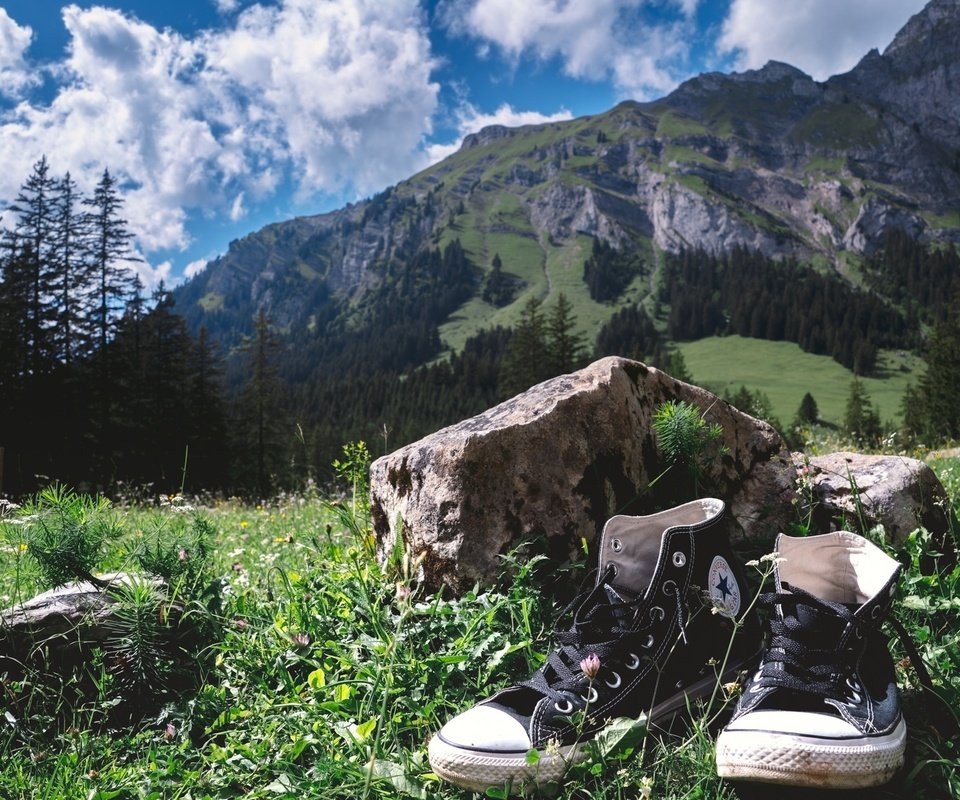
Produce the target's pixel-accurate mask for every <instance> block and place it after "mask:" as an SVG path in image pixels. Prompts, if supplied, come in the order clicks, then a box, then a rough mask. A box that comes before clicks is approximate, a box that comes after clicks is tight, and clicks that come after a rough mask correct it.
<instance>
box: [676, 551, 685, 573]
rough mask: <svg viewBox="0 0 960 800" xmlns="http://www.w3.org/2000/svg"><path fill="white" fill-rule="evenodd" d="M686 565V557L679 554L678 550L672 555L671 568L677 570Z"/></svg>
mask: <svg viewBox="0 0 960 800" xmlns="http://www.w3.org/2000/svg"><path fill="white" fill-rule="evenodd" d="M686 563H687V557H686V556H685V555H684V554H683V553H681V552H680V551H679V550H677V552H676V553H674V554H673V566H675V567H677V568H678V569H679V568H680V567H682V566H683V565H684V564H686Z"/></svg>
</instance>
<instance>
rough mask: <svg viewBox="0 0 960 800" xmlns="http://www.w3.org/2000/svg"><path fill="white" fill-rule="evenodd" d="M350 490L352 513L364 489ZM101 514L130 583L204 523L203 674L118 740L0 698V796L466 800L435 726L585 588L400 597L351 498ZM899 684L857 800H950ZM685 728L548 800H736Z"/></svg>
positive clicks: (103, 707)
mask: <svg viewBox="0 0 960 800" xmlns="http://www.w3.org/2000/svg"><path fill="white" fill-rule="evenodd" d="M935 468H936V469H937V470H938V471H939V473H940V475H941V476H942V477H943V478H944V483H945V485H946V486H947V487H948V489H949V490H950V493H951V501H952V502H953V503H954V505H956V504H957V502H958V500H960V459H942V460H941V461H940V462H937V463H935ZM357 489H358V490H359V491H360V493H361V494H360V496H361V497H362V496H363V492H364V487H363V482H362V479H361V480H360V483H359V484H358V486H357ZM115 511H116V515H117V519H118V521H119V522H120V523H121V526H122V529H123V531H124V535H123V536H119V537H117V538H115V539H111V542H110V545H109V546H108V547H107V548H106V549H105V552H104V559H103V566H104V567H105V568H129V567H130V552H131V548H132V547H133V546H134V545H135V543H136V542H137V540H138V539H139V538H141V537H143V536H146V535H149V533H150V532H151V531H153V530H155V529H156V527H157V526H158V525H159V526H164V525H168V524H171V521H174V522H175V521H176V520H177V519H182V518H184V517H188V518H192V517H193V515H194V514H199V515H202V517H203V518H204V519H206V520H207V521H209V522H210V523H211V524H212V526H213V528H214V530H215V532H216V535H215V539H214V542H213V544H214V549H213V550H212V552H211V554H210V563H209V566H210V569H211V570H212V571H213V573H214V574H216V575H219V576H222V580H223V587H224V590H223V606H222V611H221V612H220V616H221V622H222V623H223V634H222V637H221V640H220V641H219V643H218V644H216V645H215V648H214V649H215V653H212V654H211V655H214V656H215V665H216V669H215V674H214V675H213V676H212V679H211V680H210V681H209V682H208V683H207V684H206V685H205V686H204V687H203V688H202V689H200V691H199V692H198V693H196V694H195V695H194V696H190V697H184V698H182V699H181V700H180V701H178V702H171V703H168V704H167V705H166V706H165V707H163V708H162V709H160V710H159V711H158V712H156V713H153V714H151V715H150V716H149V717H147V718H146V719H143V720H142V721H141V723H140V724H139V725H137V726H134V727H133V728H130V727H124V726H120V727H118V726H107V725H105V724H104V720H105V719H106V716H107V714H108V712H109V708H108V706H109V701H108V699H107V698H106V697H104V696H97V695H95V696H92V697H90V698H89V699H88V700H86V701H85V702H81V703H78V704H76V705H75V706H73V707H72V708H68V707H67V706H66V705H63V704H60V701H61V700H62V699H63V698H65V697H66V696H67V687H60V686H59V685H58V684H56V682H55V681H54V682H52V683H50V682H49V681H48V680H47V678H46V676H32V677H31V678H30V680H33V681H36V685H37V687H40V686H43V687H45V688H46V690H47V691H46V693H44V694H42V695H41V696H39V697H35V696H32V695H31V693H30V688H31V686H30V685H29V681H28V682H27V685H25V684H23V683H19V682H11V681H9V680H4V681H3V683H2V686H3V689H4V695H3V697H4V699H3V700H2V701H0V702H2V703H3V704H4V705H3V713H0V763H2V764H3V769H2V770H0V797H3V798H6V799H9V800H36V799H37V798H50V799H51V800H54V799H59V798H65V799H67V800H226V799H227V798H234V797H240V796H242V797H246V798H251V799H252V800H267V799H268V798H269V799H271V800H277V798H280V800H284V799H286V798H291V799H292V798H314V797H315V798H321V797H322V798H324V799H325V800H327V799H328V798H330V799H334V800H335V799H337V798H343V799H344V800H348V799H349V800H357V799H359V800H363V799H364V798H384V799H386V798H390V799H391V800H392V799H393V798H396V799H397V800H400V798H410V797H413V798H441V799H447V800H457V799H459V800H467V798H469V797H472V796H473V795H471V794H470V793H469V792H465V791H460V790H458V789H456V788H454V787H451V786H449V785H446V784H444V783H442V782H440V781H439V780H438V779H437V778H436V776H435V775H433V773H432V772H431V771H430V767H429V764H428V762H427V760H426V745H427V742H428V739H429V737H430V736H431V735H432V734H433V733H434V732H435V731H436V730H437V729H438V728H439V727H440V726H441V725H442V724H443V722H444V721H445V720H446V719H448V718H449V717H450V715H452V714H454V713H456V712H458V711H460V710H462V709H464V708H466V707H468V706H469V705H471V704H472V703H474V702H475V701H476V700H478V699H480V698H482V697H484V696H486V695H487V694H489V693H490V692H491V691H492V690H493V689H495V688H496V687H499V686H503V685H507V684H510V683H512V682H515V681H517V680H520V679H523V678H524V677H526V676H527V675H528V674H529V672H530V671H531V670H532V669H534V668H536V667H537V666H538V665H539V664H540V663H542V661H543V659H544V658H545V655H546V653H547V652H548V651H549V648H550V647H551V642H550V631H551V630H552V628H553V621H554V617H555V616H556V613H557V612H556V608H555V607H554V606H553V605H552V604H551V602H550V600H549V592H548V591H546V590H545V587H547V586H550V585H557V584H558V582H559V583H563V582H568V583H572V584H573V585H576V583H577V582H578V581H579V580H580V579H582V578H583V577H584V575H585V574H586V566H585V562H584V560H583V558H582V557H581V560H580V561H579V562H576V563H568V564H565V565H557V564H550V563H549V562H547V561H545V560H544V559H542V558H540V557H536V556H534V557H531V556H530V553H529V552H526V553H524V552H515V553H513V554H511V555H509V556H508V557H506V558H505V559H504V569H503V573H502V577H501V578H500V580H499V581H498V582H497V583H496V584H495V585H493V586H491V587H487V588H477V589H476V590H475V591H471V592H468V593H467V594H466V595H465V596H463V597H462V598H458V599H455V598H451V597H449V596H448V595H446V594H439V595H438V594H430V593H428V592H426V591H424V590H423V589H422V588H420V587H418V585H417V582H416V580H415V578H414V573H415V570H416V564H415V562H414V563H412V559H411V556H412V554H404V553H398V554H396V558H395V559H394V560H393V561H392V563H391V564H390V565H389V566H388V567H387V568H386V569H383V568H381V567H380V566H379V565H378V563H377V561H376V560H375V558H374V552H373V539H372V536H371V532H370V528H369V521H368V519H367V517H366V514H365V511H364V508H363V503H362V502H360V503H359V504H355V503H354V502H352V501H351V500H350V496H349V495H347V496H346V497H344V498H341V499H339V500H334V501H332V502H330V501H327V500H325V499H323V498H322V497H319V496H317V495H316V494H315V493H310V494H307V495H300V496H286V497H280V498H277V499H276V500H275V501H273V502H271V503H269V504H267V505H264V506H259V505H258V506H251V505H245V504H244V503H242V502H240V501H238V500H230V501H219V502H212V503H208V504H206V505H205V506H203V507H197V508H195V509H190V508H189V507H188V506H187V505H186V504H185V503H184V502H183V501H182V500H180V499H177V498H175V499H174V500H173V502H172V503H171V502H165V503H164V505H163V506H162V507H153V506H143V505H136V504H135V505H129V506H125V507H118V508H116V509H115ZM14 513H15V512H14ZM22 531H23V526H22V525H20V524H18V523H17V522H16V517H15V516H13V514H11V513H10V512H9V511H8V512H7V514H6V515H5V516H4V517H2V518H0V534H2V542H3V550H2V552H0V557H2V559H3V562H2V563H3V565H4V569H3V570H2V572H0V600H2V601H3V602H4V603H9V602H12V601H13V599H14V598H16V597H19V596H23V595H25V594H28V593H29V592H31V591H33V590H35V589H36V588H37V587H38V579H37V575H36V574H35V573H33V572H32V571H31V560H30V557H29V553H28V552H26V551H25V550H24V548H23V547H22V546H21V533H22ZM921 552H922V537H921V538H920V539H914V540H913V542H912V543H908V544H907V545H906V546H905V549H904V552H903V557H904V560H905V562H906V563H908V564H910V566H909V567H908V569H907V572H906V574H905V577H904V580H903V589H902V592H901V593H902V595H903V596H904V598H906V599H905V601H904V603H905V605H904V606H903V608H902V609H901V613H900V615H901V616H902V617H904V618H905V621H906V622H907V624H908V626H909V627H910V629H911V631H912V632H913V633H914V635H915V636H916V637H918V641H919V642H920V644H921V649H922V652H923V654H924V657H925V660H926V661H927V663H928V665H929V666H931V667H932V668H933V672H934V675H935V677H936V679H937V680H938V681H940V683H941V690H942V691H943V692H944V694H945V696H946V698H947V701H948V702H955V701H956V698H957V694H958V691H960V680H958V674H957V671H958V669H960V646H958V643H957V640H956V637H955V635H954V632H955V630H956V626H957V625H958V624H960V611H958V609H957V607H956V603H955V602H954V598H955V596H956V591H957V590H960V572H954V573H952V574H951V575H950V576H945V577H944V578H943V579H942V580H939V581H938V580H936V579H931V578H929V577H924V576H923V575H921V574H920V572H919V570H918V569H917V559H918V557H919V555H920V553H921ZM895 655H896V656H897V657H899V656H900V655H901V653H900V651H899V650H896V651H895ZM899 679H900V681H901V682H902V684H903V686H904V700H903V702H904V708H905V713H906V714H907V715H908V721H909V725H910V728H909V730H910V750H909V754H908V768H907V769H906V770H904V771H903V772H902V773H901V774H900V775H899V776H898V778H897V779H896V780H895V781H894V782H893V783H892V784H891V785H890V786H888V787H884V788H882V789H878V790H875V792H874V793H872V794H871V795H870V796H871V798H874V797H876V798H881V799H882V798H904V799H905V798H919V799H920V800H924V799H928V800H932V799H933V798H938V797H944V796H948V795H946V794H944V792H945V791H951V792H956V791H958V790H960V774H958V769H957V764H956V751H955V749H952V748H954V745H953V744H952V743H951V742H950V741H949V740H946V739H944V738H942V737H940V736H939V735H938V734H937V733H936V732H934V731H932V730H930V729H929V728H928V726H927V725H926V724H925V719H926V716H925V715H926V714H927V713H929V711H928V709H927V708H926V706H925V705H924V703H923V702H922V698H919V697H917V695H916V694H915V693H914V692H913V691H912V690H911V689H910V688H909V687H910V685H911V684H912V682H913V678H912V675H911V673H910V672H909V671H906V670H904V671H902V672H901V673H900V674H899ZM58 692H62V693H63V696H62V697H60V696H58ZM58 705H59V708H57V706H58ZM51 711H57V712H58V713H59V718H55V717H54V716H53V715H52V714H51ZM693 711H694V720H693V722H692V724H691V725H690V726H689V728H686V729H683V728H681V729H679V730H677V731H676V732H675V733H674V734H671V735H670V736H665V737H664V738H662V739H661V738H657V737H653V736H648V737H645V738H643V739H642V740H641V741H640V742H639V743H637V744H636V745H635V746H633V747H631V748H627V749H624V750H621V751H614V752H612V753H610V754H608V755H607V756H606V757H605V758H603V759H597V758H594V759H593V760H590V761H588V762H587V763H586V764H583V765H578V766H577V767H575V768H574V769H573V770H572V771H571V773H570V775H569V776H568V779H567V781H566V782H565V783H564V785H563V786H561V787H558V788H557V789H556V791H555V792H554V793H553V794H552V795H551V796H555V797H557V798H562V799H564V800H575V798H576V799H578V800H579V799H580V798H588V797H589V798H594V799H595V800H627V799H628V798H637V797H638V796H639V787H640V786H642V785H645V784H646V785H650V786H652V791H653V795H652V796H653V797H657V798H704V799H706V798H710V800H734V798H736V797H737V796H738V795H737V793H736V792H735V791H734V789H733V787H731V786H730V785H729V784H726V783H724V782H723V781H721V780H720V779H718V778H717V777H716V775H715V773H714V765H713V749H712V743H713V736H714V734H715V732H716V728H715V726H714V727H712V728H711V727H710V726H708V725H707V724H706V723H705V722H704V717H703V712H702V711H701V710H699V709H697V708H694V709H693ZM637 750H640V751H641V752H642V756H638V755H637ZM631 755H632V756H633V757H631ZM791 796H792V795H791ZM953 796H956V794H953Z"/></svg>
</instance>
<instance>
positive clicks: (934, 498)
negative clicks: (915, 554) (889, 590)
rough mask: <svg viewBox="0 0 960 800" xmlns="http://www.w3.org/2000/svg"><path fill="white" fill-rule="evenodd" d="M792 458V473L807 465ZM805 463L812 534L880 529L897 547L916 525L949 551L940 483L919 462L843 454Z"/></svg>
mask: <svg viewBox="0 0 960 800" xmlns="http://www.w3.org/2000/svg"><path fill="white" fill-rule="evenodd" d="M794 459H795V461H796V465H797V467H798V469H799V468H802V465H803V463H804V462H805V460H807V459H805V457H804V456H802V455H799V454H795V455H794ZM808 461H809V466H810V468H811V470H812V471H811V473H810V476H809V477H810V480H811V482H812V491H813V500H814V503H815V504H816V505H815V508H814V516H813V518H814V524H815V526H816V527H817V529H818V530H820V529H822V530H829V529H830V527H831V526H832V527H836V526H837V523H840V522H846V523H847V524H848V525H850V526H852V527H853V528H854V529H861V528H863V527H866V528H867V529H869V528H872V527H874V526H876V525H883V527H884V530H885V531H886V533H887V536H888V537H889V538H890V540H891V541H893V542H895V543H899V542H902V541H903V540H904V539H905V538H906V537H907V535H908V534H910V533H911V532H912V531H914V530H916V529H917V528H918V527H921V526H922V527H924V528H926V529H927V530H928V531H930V532H931V533H932V534H933V535H934V539H935V541H936V542H937V544H938V545H941V546H942V547H944V548H946V549H945V552H948V553H952V552H953V543H952V539H951V536H950V530H951V524H952V520H951V515H952V511H951V506H950V501H949V499H948V498H947V493H946V491H945V490H944V488H943V484H941V483H940V480H939V479H938V478H937V476H936V474H935V473H934V472H933V470H932V469H930V467H929V466H928V465H926V464H925V463H923V462H922V461H918V460H917V459H914V458H906V457H904V456H892V455H864V454H862V453H847V452H840V453H830V454H829V455H824V456H815V457H811V458H809V459H808ZM861 513H862V515H863V517H864V520H863V522H864V523H865V524H864V525H861V520H860V515H861Z"/></svg>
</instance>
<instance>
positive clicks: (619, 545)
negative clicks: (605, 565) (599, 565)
mask: <svg viewBox="0 0 960 800" xmlns="http://www.w3.org/2000/svg"><path fill="white" fill-rule="evenodd" d="M610 549H611V550H613V552H614V553H619V552H620V551H621V550H623V542H621V541H620V540H619V539H614V540H613V541H612V542H610Z"/></svg>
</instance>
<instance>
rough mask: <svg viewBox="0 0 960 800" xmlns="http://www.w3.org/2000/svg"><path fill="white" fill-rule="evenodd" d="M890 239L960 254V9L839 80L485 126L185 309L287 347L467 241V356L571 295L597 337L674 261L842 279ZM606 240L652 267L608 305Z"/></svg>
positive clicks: (778, 74) (259, 238) (934, 4)
mask: <svg viewBox="0 0 960 800" xmlns="http://www.w3.org/2000/svg"><path fill="white" fill-rule="evenodd" d="M891 228H895V229H899V230H901V231H904V232H906V233H908V234H909V235H911V236H912V237H914V238H916V239H918V240H920V241H924V242H944V241H951V242H960V0H932V1H931V2H930V3H929V4H928V5H927V7H926V8H925V9H924V10H923V11H921V12H920V13H918V14H917V15H916V16H914V17H913V18H912V19H911V20H910V21H909V22H908V23H907V25H906V26H905V27H904V28H903V29H902V30H901V31H900V32H899V33H898V34H897V36H896V38H895V39H894V40H893V42H892V43H891V44H890V45H889V46H888V47H887V48H886V49H885V50H884V51H883V53H880V52H877V51H872V52H870V53H868V54H867V55H866V56H864V58H863V59H862V60H861V61H860V63H859V64H857V66H856V67H855V68H854V69H853V70H851V71H850V72H848V73H846V74H845V75H838V76H835V77H833V78H831V79H829V80H827V81H826V82H817V81H814V80H813V79H812V78H810V77H809V76H808V75H805V74H804V73H803V72H801V71H800V70H798V69H796V68H794V67H791V66H789V65H787V64H781V63H776V62H771V63H768V64H767V65H766V66H765V67H763V68H762V69H759V70H751V71H748V72H744V73H734V74H729V75H726V74H718V73H711V74H704V75H701V76H699V77H696V78H694V79H692V80H689V81H687V82H686V83H684V84H683V85H681V86H680V87H678V88H677V89H676V90H675V91H674V92H673V93H671V94H670V95H668V96H667V97H665V98H663V99H660V100H657V101H654V102H647V103H638V102H625V103H622V104H620V105H618V106H617V107H615V108H613V109H612V110H610V111H608V112H606V113H603V114H598V115H595V116H590V117H583V118H580V119H575V120H572V121H569V122H564V123H553V124H548V125H536V126H526V127H521V128H504V127H489V128H486V129H484V130H482V131H480V132H479V133H477V134H474V135H471V136H468V137H467V138H466V140H465V141H464V143H463V145H462V147H461V148H460V150H459V151H458V152H457V153H455V154H454V155H452V156H451V157H449V158H447V159H446V160H444V161H442V162H440V163H438V164H436V165H434V166H432V167H430V168H429V169H427V170H425V171H423V172H421V173H419V174H417V175H414V176H413V177H411V178H410V179H408V180H406V181H403V182H402V183H400V184H398V185H396V186H394V187H392V188H391V189H388V190H387V191H385V192H383V193H382V194H380V195H378V196H376V197H374V198H372V199H371V200H369V201H366V202H363V203H358V204H354V205H350V206H347V207H346V208H343V209H341V210H338V211H334V212H332V213H328V214H322V215H317V216H312V217H301V218H297V219H294V220H291V221H288V222H282V223H278V224H274V225H270V226H268V227H266V228H264V229H262V230H260V231H258V232H256V233H252V234H250V235H249V236H246V237H245V238H243V239H241V240H239V241H235V242H233V243H232V244H231V246H230V248H229V250H228V252H227V253H226V254H225V255H224V256H222V257H220V258H218V259H217V260H216V261H214V262H211V263H210V264H209V265H208V266H207V268H206V269H205V270H204V271H203V272H202V273H200V274H199V275H198V276H196V277H195V278H194V279H193V280H191V281H190V282H189V283H187V284H186V285H185V286H183V287H181V288H180V289H179V290H178V292H177V303H178V308H179V310H180V311H181V313H183V314H184V315H185V316H186V318H187V320H188V322H189V323H190V324H191V326H192V327H194V328H196V327H198V326H199V325H201V324H205V325H207V327H208V328H209V329H210V330H211V332H212V333H213V334H214V335H215V336H216V337H217V338H220V339H221V340H223V341H225V342H227V343H228V344H229V343H230V342H232V341H235V339H236V337H237V336H238V335H239V334H240V333H241V332H243V331H249V330H250V328H251V325H252V319H253V317H254V315H255V314H256V312H257V311H258V310H259V309H261V308H264V309H266V310H267V312H268V314H269V316H270V318H271V320H272V322H273V324H274V325H275V326H276V327H277V328H278V329H279V330H282V331H286V332H288V333H290V334H291V335H293V336H300V335H303V336H309V335H323V332H324V330H326V327H325V326H328V325H330V324H332V322H333V321H334V320H340V323H339V324H340V325H341V328H342V327H343V325H347V327H349V326H350V325H356V324H357V323H356V319H358V317H357V315H358V314H360V315H361V317H362V309H363V308H364V304H365V302H372V299H373V298H382V296H383V291H384V288H385V287H387V288H389V286H391V285H393V284H392V282H394V281H397V280H400V277H399V276H401V274H402V273H403V270H404V269H405V268H406V269H407V270H408V271H409V265H410V264H411V263H412V260H413V259H414V258H415V257H416V255H417V253H422V252H423V251H424V250H427V249H431V248H436V249H440V250H442V249H443V248H445V247H446V246H447V245H449V244H450V243H451V242H453V241H454V240H459V242H460V243H461V245H462V247H463V249H464V251H465V253H466V255H467V257H468V258H469V260H470V262H471V263H472V264H473V267H474V269H475V271H476V274H475V276H474V283H475V286H476V291H475V292H474V295H473V296H472V297H471V298H469V299H467V300H466V301H465V302H464V303H463V304H462V305H461V306H460V307H459V308H457V309H455V310H454V311H453V312H452V313H450V314H449V315H448V316H447V318H446V319H444V320H441V321H440V322H439V331H440V336H441V339H442V341H443V343H444V344H445V345H446V346H448V347H450V348H451V349H453V350H458V349H459V348H461V347H462V345H463V343H464V342H465V341H466V339H467V338H468V337H469V336H471V335H473V334H475V333H477V332H478V331H479V330H481V329H482V328H485V327H489V326H492V325H496V324H503V325H510V324H511V323H512V322H514V321H515V320H516V318H517V316H518V314H519V309H520V308H521V307H522V306H523V304H524V303H525V302H526V300H527V299H528V298H530V297H539V298H541V299H544V298H546V299H548V301H549V298H550V297H552V296H555V295H556V294H557V293H558V292H559V291H561V290H562V291H563V292H564V293H565V294H566V295H567V296H568V297H571V298H572V299H573V301H574V304H575V308H576V310H577V313H578V315H579V319H580V322H581V325H582V326H583V328H584V331H585V332H586V333H588V334H593V333H595V332H596V330H597V329H598V328H599V326H600V325H601V324H602V323H603V322H605V321H606V320H607V319H609V318H610V316H611V315H612V314H613V313H614V311H615V310H616V309H617V308H618V307H620V306H623V305H625V304H627V303H628V302H636V301H638V300H641V299H642V298H643V297H644V296H645V294H646V293H647V292H648V291H649V288H650V285H651V279H652V277H654V276H655V275H656V271H657V269H658V265H659V263H660V261H661V256H662V254H663V253H665V252H666V253H677V252H679V251H681V250H684V249H690V248H699V249H703V250H705V251H708V252H713V253H720V252H725V251H729V250H730V249H731V248H734V247H737V246H741V247H746V248H749V249H752V250H756V251H759V252H761V253H763V254H764V255H766V256H773V257H781V256H796V257H797V258H798V259H802V260H804V261H807V262H809V263H812V264H813V265H815V266H816V267H818V268H819V269H821V270H827V271H829V270H831V269H832V270H836V271H837V272H838V273H839V274H840V275H843V276H848V277H849V276H855V275H856V272H857V269H856V268H857V266H858V264H859V263H860V262H861V260H862V258H863V257H864V256H867V255H869V254H871V253H872V252H873V251H875V250H876V249H877V248H878V247H879V246H880V243H881V242H882V237H883V234H884V232H885V231H887V230H889V229H891ZM594 242H601V243H603V244H604V245H608V246H610V247H612V248H614V249H616V250H619V251H627V252H631V253H634V254H635V255H636V259H637V261H638V263H642V264H643V265H644V267H643V269H642V270H640V271H639V272H638V275H637V277H636V279H635V280H634V281H633V282H632V283H631V284H630V285H629V286H628V287H627V288H626V289H625V290H624V292H623V293H622V295H621V297H620V299H619V301H617V302H614V303H612V304H611V303H600V302H597V301H595V300H593V299H592V298H591V296H590V294H589V292H588V289H587V286H586V285H585V283H584V280H583V265H584V262H585V260H586V259H587V258H588V257H589V256H590V254H591V248H592V247H593V246H594ZM495 256H499V257H500V258H499V259H498V260H499V261H501V262H502V265H503V271H504V273H505V274H506V275H507V276H508V277H509V279H510V281H511V282H512V285H513V286H514V287H515V289H516V291H515V292H514V294H513V297H512V300H511V301H510V302H506V303H504V304H501V305H495V304H493V303H490V302H487V301H484V300H483V299H482V289H483V285H484V281H485V280H487V278H488V276H489V275H490V272H491V269H492V266H491V265H492V263H493V261H494V259H495ZM405 265H406V267H405ZM347 318H349V319H350V320H353V321H352V322H349V321H348V322H344V320H345V319H347Z"/></svg>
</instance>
